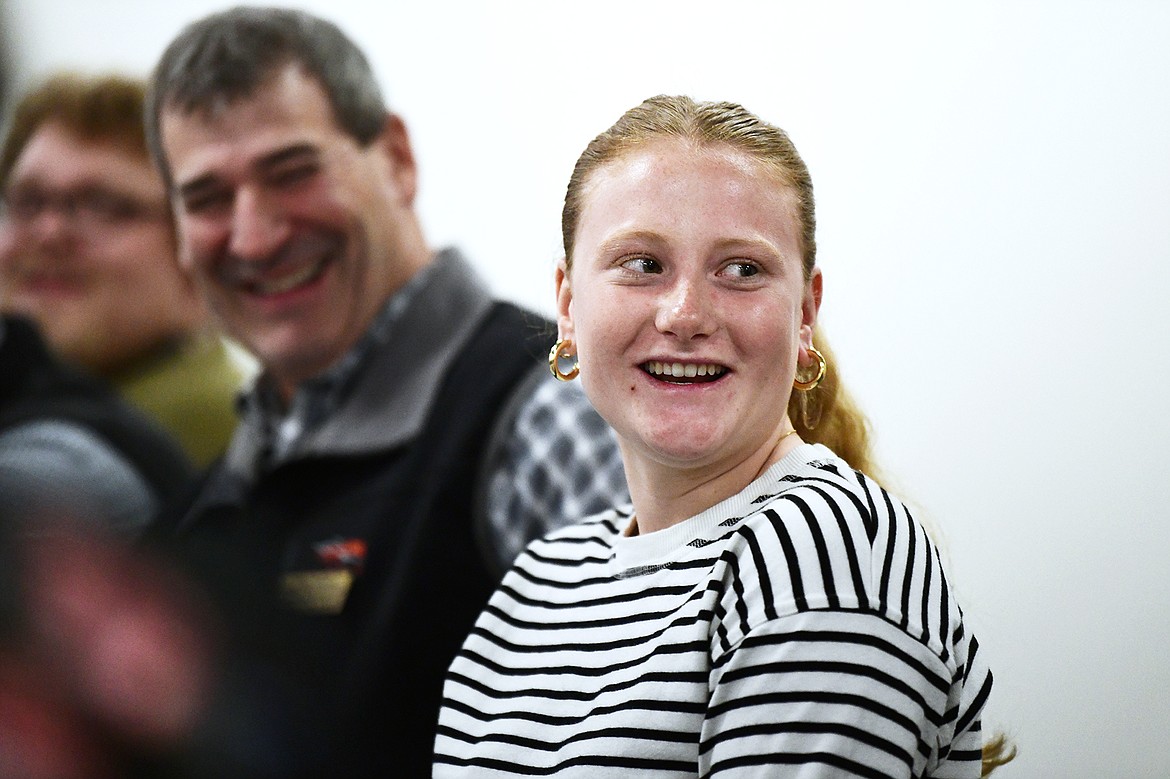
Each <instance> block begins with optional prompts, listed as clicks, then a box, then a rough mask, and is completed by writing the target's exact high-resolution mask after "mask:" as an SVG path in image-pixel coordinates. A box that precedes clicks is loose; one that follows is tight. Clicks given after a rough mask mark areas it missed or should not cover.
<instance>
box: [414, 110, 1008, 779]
mask: <svg viewBox="0 0 1170 779" xmlns="http://www.w3.org/2000/svg"><path fill="white" fill-rule="evenodd" d="M562 227H563V231H564V241H565V259H564V262H563V264H562V265H561V266H560V268H559V269H558V272H557V305H558V329H559V332H560V341H559V342H558V344H557V346H556V347H554V350H553V354H552V355H550V367H552V369H553V371H554V373H556V374H557V375H558V376H559V377H560V378H564V379H571V378H573V377H575V376H576V375H577V374H578V372H579V374H580V379H581V381H582V382H583V384H584V388H585V391H586V393H587V394H588V395H589V397H590V399H591V400H592V401H593V404H594V405H595V406H596V407H597V410H598V411H599V412H600V413H601V415H602V416H603V417H605V419H606V420H607V421H608V422H609V423H610V424H611V425H612V426H613V428H614V430H615V431H617V435H618V439H619V442H620V445H621V450H622V456H623V460H624V463H625V468H626V476H627V480H628V483H629V488H630V494H631V497H632V507H628V508H626V509H618V510H614V511H611V512H609V513H607V514H604V515H601V516H599V517H596V518H595V519H593V520H592V521H588V522H585V523H584V524H581V525H578V526H576V527H573V528H570V529H568V530H565V531H562V532H559V533H557V534H555V535H553V536H551V537H549V538H547V539H544V540H542V541H538V542H536V543H534V544H532V545H531V546H530V547H529V549H528V550H527V551H526V552H525V553H524V554H523V555H521V556H520V558H519V559H518V560H517V562H516V565H515V567H514V568H513V570H512V571H511V572H510V573H509V574H508V576H507V577H506V578H505V579H504V581H503V583H502V584H501V586H500V588H499V589H498V591H497V592H496V593H495V595H494V596H493V597H492V599H491V602H490V604H489V605H488V607H487V609H486V610H485V611H484V613H483V615H482V616H481V617H480V619H479V621H478V622H477V623H476V626H475V629H474V630H473V631H472V633H471V635H470V636H469V637H468V639H467V641H466V643H465V644H464V647H463V650H462V652H461V653H460V654H459V656H458V657H457V658H456V660H455V662H454V663H453V664H452V666H451V669H450V672H449V674H448V678H447V683H446V687H445V692H444V706H443V711H442V715H441V718H440V726H439V734H438V739H437V743H436V766H435V775H436V776H466V775H475V776H481V775H513V774H517V775H519V774H523V775H540V776H547V775H566V776H568V775H572V776H594V777H595V776H607V775H614V776H634V775H644V776H654V777H665V776H680V777H693V776H709V775H715V774H718V775H720V776H748V775H751V776H786V777H788V776H798V777H813V776H816V777H825V776H844V775H850V776H853V775H856V776H866V777H923V776H931V777H961V776H979V775H980V773H981V762H982V761H981V747H982V737H981V731H980V712H981V711H982V709H983V706H984V703H985V701H986V700H987V696H988V693H989V691H990V689H991V674H990V672H989V671H988V669H987V667H986V666H985V665H984V663H983V657H982V655H981V654H980V652H979V651H978V644H977V642H976V641H975V639H974V637H973V636H972V635H971V634H970V633H969V632H968V631H967V630H966V629H965V627H964V624H963V615H962V612H961V611H960V609H959V607H958V606H957V604H956V603H955V600H954V597H953V595H952V593H951V591H950V589H949V587H948V584H947V581H946V578H945V576H944V574H943V571H942V567H941V565H940V560H939V555H938V552H937V551H936V549H935V548H934V546H933V545H932V544H931V541H930V539H929V538H928V537H927V535H926V533H925V532H923V529H922V528H921V527H920V526H919V525H918V523H917V522H915V520H914V519H913V518H912V517H911V516H910V513H909V512H908V511H907V509H906V507H905V506H903V505H902V504H901V503H900V502H898V500H897V499H895V498H894V497H893V496H891V495H890V494H888V493H887V492H886V491H885V490H884V489H883V488H882V487H881V486H880V485H879V484H877V483H876V482H874V481H873V480H872V479H870V478H869V477H867V476H866V475H864V474H863V473H861V472H860V471H858V470H855V469H854V467H852V466H851V465H850V464H849V463H848V462H846V461H845V460H842V459H841V458H839V457H838V456H837V455H836V454H834V452H833V451H832V450H831V449H829V448H828V447H826V446H825V445H824V444H823V443H812V441H817V440H820V441H825V440H826V439H825V438H824V437H821V436H820V435H818V431H823V432H827V433H828V439H827V440H829V441H831V442H833V443H837V442H840V443H842V444H844V447H843V448H845V449H851V450H853V454H854V455H859V456H863V455H864V452H865V446H864V441H863V440H860V439H859V438H858V436H859V435H863V434H864V421H863V420H862V419H861V418H860V417H859V416H858V415H857V414H856V413H855V412H854V411H853V410H852V408H851V407H850V406H849V405H848V404H847V403H845V402H844V401H843V400H841V399H839V398H837V397H835V396H834V395H835V392H836V391H835V389H834V391H833V392H830V393H829V395H828V397H824V396H823V390H824V387H818V385H819V384H820V383H821V382H822V381H823V380H824V378H825V375H826V372H827V370H826V369H827V361H826V358H825V357H824V356H823V353H822V352H821V351H819V350H818V349H817V347H816V346H814V341H813V333H814V329H815V327H816V320H817V311H818V309H819V307H820V302H821V289H822V280H821V271H820V269H819V268H817V266H816V263H815V252H816V244H815V235H814V233H815V218H814V210H813V196H812V184H811V181H810V179H809V175H808V171H807V169H806V167H805V165H804V163H803V161H802V160H801V159H800V156H799V155H798V154H797V152H796V149H795V148H794V147H793V146H792V143H791V142H790V141H789V139H788V136H787V135H786V134H785V133H784V132H783V131H781V130H779V129H778V128H776V127H773V126H771V125H769V124H767V123H765V122H763V121H761V120H760V119H759V118H757V117H756V116H754V115H752V114H751V113H749V112H747V111H746V110H745V109H743V108H742V107H740V106H737V105H733V104H728V103H696V102H694V101H692V100H690V99H689V98H682V97H656V98H652V99H650V100H647V101H646V102H644V103H642V104H641V105H639V106H637V107H635V108H633V109H631V110H630V111H629V112H627V113H626V114H625V115H624V116H623V117H622V118H621V119H620V120H619V121H618V122H617V124H615V125H614V126H613V127H612V128H610V129H609V130H608V131H606V132H605V133H603V134H601V135H600V136H598V137H597V138H596V139H595V140H594V141H593V142H592V143H591V144H590V145H589V147H588V148H587V149H586V150H585V152H584V154H582V156H581V158H580V160H578V162H577V166H576V168H575V170H574V172H573V176H572V179H571V180H570V183H569V188H568V193H567V195H566V198H565V209H564V215H563V224H562ZM566 363H568V365H567V364H566ZM570 366H571V367H570ZM833 387H834V388H835V383H834V384H833ZM805 393H813V395H812V396H811V397H810V396H809V395H806V394H805ZM818 395H822V396H818ZM856 464H858V460H857V459H856V458H855V459H854V465H856ZM992 751H993V752H994V751H995V750H992ZM990 757H991V758H992V759H991V761H990V762H991V763H995V762H996V757H995V755H994V754H993V755H990Z"/></svg>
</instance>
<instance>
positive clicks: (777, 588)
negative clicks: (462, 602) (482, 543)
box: [435, 445, 991, 779]
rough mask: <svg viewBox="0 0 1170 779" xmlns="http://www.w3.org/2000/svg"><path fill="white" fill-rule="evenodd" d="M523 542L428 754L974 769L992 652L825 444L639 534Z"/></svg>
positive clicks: (879, 503) (847, 772) (762, 771)
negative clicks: (986, 658) (695, 511)
mask: <svg viewBox="0 0 1170 779" xmlns="http://www.w3.org/2000/svg"><path fill="white" fill-rule="evenodd" d="M628 521H629V515H628V514H623V513H621V512H609V513H607V514H604V515H601V516H600V517H598V518H596V519H594V520H591V521H588V522H585V523H583V524H580V525H576V526H574V527H571V528H568V529H566V530H563V531H560V532H558V533H555V534H553V535H552V536H550V537H548V538H547V539H544V540H541V541H537V542H535V543H533V544H532V545H531V546H529V548H528V550H527V551H526V552H525V553H524V554H523V555H521V557H520V558H519V559H518V560H517V562H516V566H515V567H514V568H513V570H512V571H511V572H510V573H509V574H508V575H507V577H506V578H505V579H504V581H503V583H502V584H501V585H500V588H499V589H498V590H497V591H496V593H495V594H494V595H493V596H492V599H491V601H490V603H489V604H488V606H487V608H486V610H485V611H484V613H483V614H482V615H481V616H480V618H479V620H478V621H477V622H476V625H475V628H474V630H473V631H472V633H471V635H470V636H469V637H468V639H467V641H466V642H465V643H464V645H463V649H462V651H461V652H460V653H459V655H458V657H457V658H456V659H455V661H454V663H453V664H452V665H451V669H450V671H449V672H448V676H447V682H446V686H445V689H444V700H443V710H442V714H441V716H440V721H439V731H438V738H437V741H436V765H435V776H438V777H443V776H468V775H471V776H483V775H530V776H549V775H557V776H589V777H591V778H593V779H595V778H596V777H600V776H631V775H644V776H654V777H659V776H663V777H665V776H680V777H682V776H711V775H719V776H749V775H750V776H761V775H767V776H774V775H780V776H785V777H814V776H815V777H825V776H863V777H924V776H930V777H966V776H972V777H974V776H979V773H980V767H981V766H980V749H981V734H980V712H981V710H982V708H983V705H984V702H985V701H986V699H987V695H988V692H989V691H990V688H991V674H990V672H989V671H988V669H987V667H986V666H985V664H984V663H983V658H982V656H981V655H980V653H979V651H978V643H977V642H976V641H975V639H974V637H973V636H971V635H970V634H969V633H967V632H966V630H965V629H964V626H963V617H962V612H961V610H960V609H959V607H958V605H957V604H956V603H955V601H954V598H953V596H952V593H951V591H950V589H949V586H948V584H947V581H946V578H945V577H944V575H943V571H942V567H941V565H940V560H939V555H938V552H937V550H936V549H935V547H934V545H933V544H932V543H931V541H930V539H929V538H928V537H927V535H926V533H925V532H924V531H923V529H922V527H921V526H920V525H919V524H918V523H917V522H916V521H915V520H914V519H913V518H912V517H911V516H910V514H909V512H908V511H907V509H906V508H905V507H904V506H903V505H902V504H901V503H899V502H898V501H897V500H896V499H894V498H893V497H891V496H890V495H889V494H888V493H887V492H886V491H885V490H884V489H882V488H881V487H880V486H879V485H877V484H876V483H875V482H873V481H872V480H870V479H869V478H867V477H865V476H863V475H860V474H858V473H857V472H855V471H853V470H851V469H850V468H849V466H848V465H846V464H845V463H844V462H843V461H841V460H840V459H838V458H837V457H836V456H835V455H833V453H832V452H830V451H829V450H828V449H826V448H824V447H822V446H818V445H804V446H801V447H798V448H797V449H795V450H794V451H793V452H791V453H790V454H789V455H788V456H787V457H785V458H784V459H783V460H781V461H780V462H779V463H776V464H775V465H774V466H773V467H772V468H770V469H769V470H768V471H767V472H766V473H765V474H764V475H763V476H761V477H760V478H759V479H757V480H756V481H754V482H753V483H752V484H751V485H749V486H748V487H747V489H745V490H744V491H743V492H741V493H739V494H738V495H735V496H733V497H731V498H729V499H727V500H725V501H723V502H721V503H719V504H717V505H715V506H713V507H712V508H710V509H708V510H706V511H704V512H703V513H701V514H699V515H697V516H695V517H692V518H690V519H688V520H686V521H685V522H682V523H680V524H678V525H675V526H673V527H670V528H667V529H665V530H661V531H658V532H655V533H650V534H647V535H645V536H636V537H632V538H628V537H624V536H623V535H622V534H621V531H622V529H623V528H624V526H625V525H626V524H628Z"/></svg>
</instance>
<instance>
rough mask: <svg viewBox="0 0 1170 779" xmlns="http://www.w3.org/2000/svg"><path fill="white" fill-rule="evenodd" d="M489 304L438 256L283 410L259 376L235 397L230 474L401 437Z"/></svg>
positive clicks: (481, 289) (451, 259)
mask: <svg viewBox="0 0 1170 779" xmlns="http://www.w3.org/2000/svg"><path fill="white" fill-rule="evenodd" d="M490 305H491V297H490V295H489V294H488V292H487V288H486V286H485V285H484V284H483V282H482V281H481V280H480V278H479V277H478V275H477V274H476V273H475V271H474V269H473V268H472V267H471V265H470V264H469V263H468V262H467V261H466V260H465V259H464V258H463V257H462V256H461V255H460V254H459V252H458V251H456V250H454V249H446V250H443V251H441V252H439V253H438V255H436V257H435V259H434V261H433V262H431V263H430V264H428V265H427V266H426V267H425V268H424V269H423V270H421V271H420V272H419V273H417V274H415V275H414V277H412V278H411V280H410V281H409V282H407V284H406V285H405V286H404V287H402V288H401V289H400V290H398V292H396V293H395V294H394V295H393V296H391V298H390V299H388V300H387V302H386V304H385V305H384V306H383V308H382V309H381V311H380V312H379V313H378V315H377V316H376V317H375V318H374V320H373V322H372V323H371V325H370V328H369V329H368V330H367V332H366V333H365V334H364V335H363V336H362V338H361V339H360V340H359V341H358V342H357V343H356V344H355V345H354V346H353V347H352V348H351V349H350V350H349V351H347V352H346V354H345V355H343V356H342V357H341V358H340V359H339V360H338V361H337V362H336V363H335V364H334V365H333V366H331V367H330V368H329V369H328V370H326V371H325V372H323V373H322V374H320V375H319V376H317V377H314V378H313V379H310V380H308V381H306V382H304V383H302V384H301V385H300V386H299V387H298V388H297V391H296V393H295V394H294V395H293V399H292V402H291V403H290V404H289V405H288V408H287V409H285V408H284V406H283V404H282V403H281V402H280V397H279V395H278V394H277V392H276V389H275V386H274V383H273V381H272V379H271V377H270V376H268V375H267V374H261V375H260V376H259V377H258V379H257V380H256V382H255V383H254V384H253V386H252V388H251V389H249V390H247V391H246V392H245V393H244V394H243V395H242V396H241V398H240V400H239V410H240V414H241V423H240V425H239V428H238V429H237V431H236V434H235V435H234V436H233V440H232V443H231V446H230V447H229V450H228V455H227V461H228V467H229V469H232V470H235V471H239V472H252V471H253V470H254V469H255V468H256V467H257V466H261V465H264V466H267V467H271V466H274V465H277V464H279V463H281V462H284V461H286V460H289V459H293V458H296V457H299V456H303V455H307V454H312V453H318V454H319V453H355V452H361V451H368V450H371V449H375V448H383V447H388V446H392V445H395V444H399V443H403V442H405V441H407V440H409V439H410V438H412V437H413V436H414V435H416V434H417V432H418V430H419V429H421V426H422V423H423V421H424V420H425V416H426V413H427V411H428V410H429V407H430V401H431V399H432V397H433V396H434V391H435V390H436V389H437V387H438V383H439V381H440V380H441V378H442V376H443V375H444V373H445V372H446V369H447V367H448V366H449V364H450V362H451V361H452V360H454V358H455V355H456V353H457V351H458V349H459V348H461V347H462V345H463V343H464V342H465V341H466V339H467V338H468V337H470V335H471V333H472V332H473V331H474V329H475V328H476V327H477V326H478V324H479V320H480V319H481V318H482V316H484V315H485V314H486V312H487V310H488V308H489V307H490Z"/></svg>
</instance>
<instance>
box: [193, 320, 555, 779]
mask: <svg viewBox="0 0 1170 779" xmlns="http://www.w3.org/2000/svg"><path fill="white" fill-rule="evenodd" d="M537 324H539V327H538V326H536V325H537ZM548 332H549V329H548V323H546V322H544V321H543V320H538V322H534V317H533V316H532V315H531V314H529V313H526V312H523V311H521V310H520V309H518V308H516V307H514V306H511V305H509V304H504V303H496V304H494V305H493V307H492V308H491V309H490V311H489V313H488V314H487V315H486V316H485V318H484V320H483V322H482V323H481V324H480V325H479V326H478V327H477V329H476V332H475V333H474V335H472V337H471V339H470V341H469V342H468V343H467V344H466V345H465V346H464V348H463V349H462V351H461V353H460V354H459V356H458V357H457V358H456V359H455V361H454V362H453V364H452V366H451V368H450V369H449V370H448V373H447V375H446V376H445V377H444V379H443V381H442V383H441V385H440V388H439V390H438V393H437V395H436V398H435V401H434V405H433V407H432V408H431V410H430V412H429V416H428V419H427V421H426V423H425V426H424V429H423V431H422V433H421V435H419V436H418V438H417V439H415V440H414V441H412V442H410V443H409V444H407V445H406V446H403V447H398V448H395V449H392V450H389V451H379V452H373V453H367V454H361V455H349V456H313V457H305V458H302V459H297V460H293V461H290V462H288V463H285V464H283V465H281V466H278V467H277V468H275V469H274V470H272V471H270V472H267V473H264V474H262V475H261V476H260V477H259V478H258V480H257V481H256V483H255V484H254V485H252V486H251V488H249V489H245V490H243V491H241V493H240V494H239V496H238V498H237V499H236V500H235V501H234V502H232V501H225V502H220V503H218V504H215V503H212V502H209V501H206V500H204V501H202V502H199V503H197V504H196V506H197V507H199V511H198V513H197V514H195V515H192V514H188V515H187V516H186V517H185V518H184V519H183V521H182V523H181V526H180V529H179V531H178V535H179V537H178V539H177V540H178V542H179V544H180V547H181V549H182V550H183V554H184V555H185V556H186V558H187V560H188V562H190V563H193V564H194V566H195V567H196V569H197V570H201V572H202V573H203V574H204V576H205V578H206V579H207V581H208V583H209V586H211V587H212V588H213V589H214V590H215V591H216V592H217V600H218V601H219V602H220V604H221V605H222V606H223V607H224V608H225V609H226V610H227V614H228V617H229V621H230V622H231V624H232V628H233V632H234V635H233V638H234V639H235V642H236V643H235V648H236V649H237V650H238V651H239V652H241V653H242V655H243V657H242V664H243V665H244V666H247V664H248V663H255V664H258V665H259V666H260V667H262V668H264V669H265V670H264V673H265V674H271V675H272V676H273V677H274V678H278V679H281V680H292V684H291V685H289V686H288V687H287V688H285V689H284V690H282V694H284V695H287V696H288V698H286V704H287V706H288V707H289V709H288V710H287V711H270V712H268V713H267V714H261V715H260V716H261V717H262V718H264V717H266V718H267V721H266V722H265V723H264V724H263V725H262V726H261V727H262V728H263V727H288V728H289V729H290V733H293V734H295V735H294V736H292V738H291V740H293V741H295V742H296V749H295V751H296V752H297V754H296V756H295V757H293V758H291V759H292V760H293V761H294V762H296V764H297V766H296V767H297V770H296V771H293V773H295V774H296V775H306V776H308V775H313V776H316V775H327V776H404V777H411V776H420V777H422V776H430V770H431V755H432V748H433V740H434V733H435V727H436V723H437V720H438V710H439V704H440V701H441V697H442V686H443V679H444V676H445V674H446V671H447V666H448V665H449V664H450V662H451V660H452V659H453V658H454V656H455V653H456V652H457V651H458V650H459V647H460V646H461V645H462V642H463V639H464V638H465V637H466V635H467V633H468V631H469V630H470V629H471V627H472V624H473V622H474V620H475V618H476V617H477V616H478V614H479V612H480V610H481V609H482V608H483V606H484V604H485V603H486V602H487V599H488V597H489V595H490V594H491V592H492V591H493V589H494V588H495V585H496V584H497V575H496V574H494V573H492V572H491V567H490V564H489V563H488V562H487V561H485V560H484V558H483V555H482V554H481V553H480V551H479V548H478V546H477V543H476V534H475V532H474V528H473V513H474V512H473V508H474V507H473V500H474V496H475V493H476V484H475V482H476V478H477V476H478V474H479V467H480V463H481V460H482V458H483V455H484V449H485V447H486V445H487V442H488V440H489V438H490V435H491V432H492V429H493V424H494V423H495V421H496V419H497V416H498V414H499V412H500V410H501V409H502V408H504V407H505V406H506V405H507V400H508V397H509V395H510V394H511V392H512V391H513V390H514V389H515V388H516V387H517V385H519V384H520V382H521V381H522V380H523V378H524V377H525V376H527V375H529V374H530V372H531V371H532V370H533V369H534V366H536V365H537V361H538V360H539V359H540V355H541V350H542V349H543V350H544V351H545V352H547V349H548V344H547V343H545V341H548V340H549V339H548V338H547V333H548ZM220 475H221V476H222V473H221V474H220ZM205 497H206V496H205ZM360 547H364V549H365V558H364V561H360V562H358V563H356V564H355V563H354V561H353V560H352V559H351V560H350V561H349V567H350V569H351V570H356V572H357V576H356V578H355V579H354V583H353V585H352V589H350V590H349V594H348V598H347V599H346V601H345V604H344V608H343V610H342V611H341V613H339V614H310V613H305V612H304V611H297V610H295V609H290V608H287V607H284V608H282V607H281V606H280V605H279V601H280V594H279V592H278V591H279V589H280V586H279V585H280V582H281V581H282V580H283V579H284V577H285V576H286V575H287V574H289V573H290V572H293V573H302V574H303V573H306V572H308V573H309V574H310V575H312V574H313V572H314V571H322V570H328V569H329V567H330V565H333V566H335V567H336V566H337V565H338V559H337V557H338V551H339V550H340V551H341V552H344V551H345V550H347V549H348V550H351V551H352V550H353V549H355V548H360ZM240 659H241V658H237V660H240ZM242 694H244V695H247V694H248V693H246V692H245V693H242ZM298 701H299V705H298ZM286 704H276V706H275V708H280V707H283V706H285V705H286ZM290 712H291V715H290ZM282 740H283V739H282Z"/></svg>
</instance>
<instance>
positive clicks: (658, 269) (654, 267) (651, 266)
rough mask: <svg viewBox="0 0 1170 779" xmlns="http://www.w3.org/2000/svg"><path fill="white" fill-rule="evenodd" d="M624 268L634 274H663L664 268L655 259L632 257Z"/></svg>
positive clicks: (624, 263)
mask: <svg viewBox="0 0 1170 779" xmlns="http://www.w3.org/2000/svg"><path fill="white" fill-rule="evenodd" d="M622 267H623V268H625V269H626V270H631V271H633V272H634V273H662V266H661V265H659V264H658V260H656V259H654V258H653V257H630V258H629V259H628V260H626V261H625V262H623V263H622Z"/></svg>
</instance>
